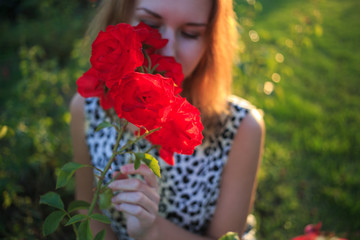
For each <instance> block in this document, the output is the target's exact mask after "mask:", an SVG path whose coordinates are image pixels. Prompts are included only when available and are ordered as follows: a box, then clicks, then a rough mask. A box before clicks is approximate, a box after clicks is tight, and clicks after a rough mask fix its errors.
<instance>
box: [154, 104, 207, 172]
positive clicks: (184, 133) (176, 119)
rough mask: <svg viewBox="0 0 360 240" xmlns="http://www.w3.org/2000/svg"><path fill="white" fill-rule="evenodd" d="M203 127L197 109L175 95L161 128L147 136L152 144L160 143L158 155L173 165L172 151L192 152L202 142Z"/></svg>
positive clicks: (188, 153)
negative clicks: (170, 109)
mask: <svg viewBox="0 0 360 240" xmlns="http://www.w3.org/2000/svg"><path fill="white" fill-rule="evenodd" d="M203 129H204V127H203V125H202V123H201V119H200V112H199V110H198V109H197V108H196V107H194V106H193V105H191V104H190V103H189V102H188V101H187V100H186V99H185V98H181V97H177V98H176V101H175V102H174V103H173V104H172V111H171V112H170V113H169V114H168V116H167V119H166V121H165V122H164V124H163V125H162V126H161V129H160V130H159V131H156V132H154V133H152V134H150V135H149V136H148V137H147V138H148V140H149V141H150V142H152V143H153V144H156V145H161V149H160V157H161V158H162V159H163V160H164V161H166V162H167V163H168V164H170V165H174V157H173V155H174V152H177V153H181V154H187V155H190V154H192V153H193V151H194V148H195V147H196V146H197V145H199V144H201V142H202V139H203V135H202V133H201V132H202V130H203Z"/></svg>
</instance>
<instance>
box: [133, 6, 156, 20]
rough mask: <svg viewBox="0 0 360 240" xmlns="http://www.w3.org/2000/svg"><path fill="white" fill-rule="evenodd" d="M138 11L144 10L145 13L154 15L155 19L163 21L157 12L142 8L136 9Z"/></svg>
mask: <svg viewBox="0 0 360 240" xmlns="http://www.w3.org/2000/svg"><path fill="white" fill-rule="evenodd" d="M136 10H143V11H145V12H147V13H148V14H150V15H152V16H153V17H156V18H159V19H162V17H161V16H160V15H159V14H157V13H155V12H153V11H151V10H149V9H147V8H144V7H140V8H136Z"/></svg>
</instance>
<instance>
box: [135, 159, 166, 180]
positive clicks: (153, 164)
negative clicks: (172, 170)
mask: <svg viewBox="0 0 360 240" xmlns="http://www.w3.org/2000/svg"><path fill="white" fill-rule="evenodd" d="M135 157H136V159H141V160H142V161H143V162H144V163H145V164H146V165H147V166H148V167H149V168H150V169H151V170H152V171H153V173H154V174H155V175H156V176H158V177H159V178H161V174H160V166H159V162H158V160H156V158H154V157H153V156H152V155H151V154H149V153H135ZM135 161H136V160H135Z"/></svg>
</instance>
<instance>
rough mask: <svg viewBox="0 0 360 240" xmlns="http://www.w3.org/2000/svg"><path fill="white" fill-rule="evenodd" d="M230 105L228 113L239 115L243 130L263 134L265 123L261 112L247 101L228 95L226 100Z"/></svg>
mask: <svg viewBox="0 0 360 240" xmlns="http://www.w3.org/2000/svg"><path fill="white" fill-rule="evenodd" d="M227 101H228V103H229V105H230V112H231V114H232V115H235V116H236V115H241V125H242V126H243V128H246V129H251V130H252V131H258V132H259V133H262V132H264V129H265V123H264V118H263V115H264V113H263V111H262V110H261V109H258V108H257V107H255V106H254V105H253V104H252V103H250V102H249V101H248V100H246V99H244V98H241V97H238V96H236V95H230V96H229V97H228V99H227Z"/></svg>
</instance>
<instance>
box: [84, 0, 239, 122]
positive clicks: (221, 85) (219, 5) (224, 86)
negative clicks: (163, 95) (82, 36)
mask: <svg viewBox="0 0 360 240" xmlns="http://www.w3.org/2000/svg"><path fill="white" fill-rule="evenodd" d="M134 7H135V1H134V0H102V2H101V4H100V6H99V8H98V11H97V13H96V16H95V18H94V19H93V21H92V22H91V23H90V26H89V29H88V32H87V34H88V35H89V36H90V39H91V40H93V39H94V38H95V37H96V35H97V34H98V32H99V31H100V30H105V28H106V26H108V25H115V24H117V23H120V22H127V23H129V21H130V18H131V14H132V13H133V12H134ZM236 23H237V22H236V19H235V14H234V11H233V5H232V0H212V9H211V13H210V19H209V27H208V31H207V33H206V34H207V36H206V37H207V49H206V51H205V54H204V56H203V57H202V58H201V60H200V62H199V64H198V66H197V67H196V69H195V70H194V72H193V73H192V74H191V76H189V77H188V78H186V79H185V80H184V82H183V86H182V87H183V92H182V95H183V97H186V98H187V100H188V101H189V102H191V103H192V104H193V105H195V106H196V107H198V108H199V109H200V111H201V116H202V121H203V123H204V125H206V126H211V125H213V124H214V123H215V122H216V121H217V119H218V117H219V116H220V115H221V113H223V112H226V108H227V104H226V100H227V97H228V96H229V95H230V93H231V83H232V67H233V60H234V56H235V55H234V53H235V52H236V51H235V49H236V46H237V29H236Z"/></svg>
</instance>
